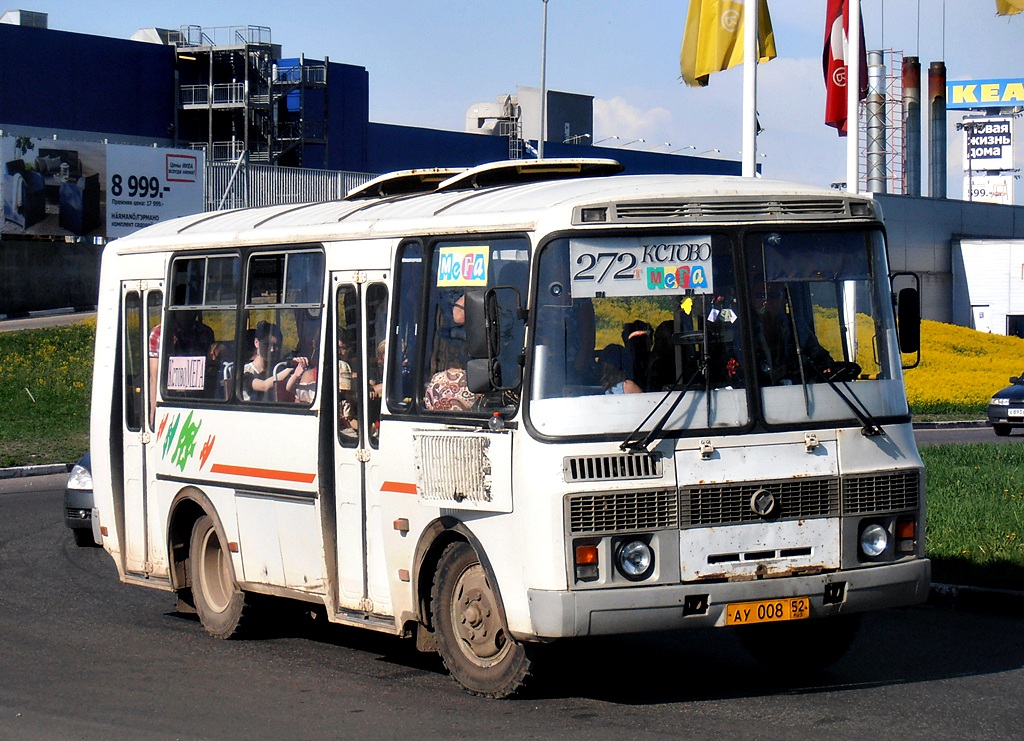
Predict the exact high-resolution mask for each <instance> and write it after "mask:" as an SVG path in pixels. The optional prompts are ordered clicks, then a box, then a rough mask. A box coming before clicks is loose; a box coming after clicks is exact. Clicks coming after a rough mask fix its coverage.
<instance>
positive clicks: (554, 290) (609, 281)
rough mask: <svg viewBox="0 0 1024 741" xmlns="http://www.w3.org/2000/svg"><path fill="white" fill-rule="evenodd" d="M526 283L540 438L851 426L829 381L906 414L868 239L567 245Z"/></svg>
mask: <svg viewBox="0 0 1024 741" xmlns="http://www.w3.org/2000/svg"><path fill="white" fill-rule="evenodd" d="M537 275H538V281H537V287H536V288H535V290H534V293H533V298H532V300H533V301H534V309H535V312H534V313H535V325H534V332H533V347H532V354H533V357H532V365H531V366H530V367H531V369H532V371H531V379H530V381H531V391H530V401H529V407H528V414H529V415H530V421H531V424H532V426H533V427H534V428H535V429H536V430H537V431H538V432H539V433H541V434H543V435H554V436H558V435H602V434H603V435H615V434H621V435H622V436H623V437H624V436H625V435H626V434H628V433H629V432H630V431H632V430H635V429H636V428H637V427H638V425H640V426H643V429H650V428H652V427H654V426H655V425H656V424H657V422H658V420H659V416H665V415H667V416H668V419H666V420H665V426H664V434H666V435H672V434H680V433H681V432H683V431H687V430H705V429H723V430H725V429H737V430H738V429H742V428H746V427H748V426H750V425H752V424H755V423H758V422H760V423H761V424H764V425H766V426H768V427H771V426H774V425H790V424H808V423H813V422H826V421H833V422H834V421H838V420H849V419H850V418H851V417H854V416H855V415H854V413H852V412H851V408H850V405H849V401H848V400H847V401H844V400H843V398H842V397H841V396H840V395H839V394H838V393H837V392H836V390H835V389H834V388H833V387H834V386H841V387H842V388H844V389H847V396H849V395H850V394H849V391H850V390H852V392H853V396H854V398H855V399H857V400H859V401H860V402H862V403H863V404H864V406H865V407H866V410H867V413H868V414H869V415H880V416H892V415H900V414H906V413H907V409H906V403H905V401H903V394H902V378H901V372H900V369H899V354H898V352H897V350H896V345H895V332H894V327H893V318H892V309H891V304H890V302H889V299H888V296H889V294H888V281H887V280H886V269H885V257H884V243H883V240H882V237H881V233H880V232H875V231H871V232H865V231H863V230H853V231H839V232H836V231H827V232H826V231H821V230H817V231H807V230H803V231H788V232H783V231H765V232H748V233H747V234H746V235H745V236H744V237H743V240H742V242H740V240H739V235H738V234H736V233H735V232H729V231H727V230H721V231H705V232H702V233H683V234H678V233H676V234H671V233H670V234H664V233H663V234H651V235H643V236H635V235H631V236H620V237H590V236H587V237H569V238H563V239H557V240H554V241H552V242H551V243H549V244H548V245H547V246H546V247H545V248H543V250H542V251H541V252H540V256H539V268H538V272H537ZM830 381H831V383H830ZM673 405H674V406H673ZM670 407H671V411H668V410H669V408H670ZM648 417H650V420H649V421H647V422H644V420H645V419H647V418H648ZM641 423H644V424H643V425H641Z"/></svg>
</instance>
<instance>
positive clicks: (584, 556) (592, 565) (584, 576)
mask: <svg viewBox="0 0 1024 741" xmlns="http://www.w3.org/2000/svg"><path fill="white" fill-rule="evenodd" d="M598 565H599V564H598V554H597V546H596V545H578V546H576V578H577V579H578V580H580V581H590V580H593V579H596V578H597V577H598Z"/></svg>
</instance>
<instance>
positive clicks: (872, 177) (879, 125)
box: [865, 51, 888, 193]
mask: <svg viewBox="0 0 1024 741" xmlns="http://www.w3.org/2000/svg"><path fill="white" fill-rule="evenodd" d="M887 93H888V91H887V90H886V86H885V62H884V59H883V57H882V52H880V51H869V52H868V97H867V101H866V106H865V110H866V113H867V126H866V132H867V150H868V157H867V160H868V161H867V166H868V169H867V186H868V192H869V193H885V192H886V182H885V181H886V167H885V152H886V146H885V98H886V95H887Z"/></svg>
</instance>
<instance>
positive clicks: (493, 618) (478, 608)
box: [452, 564, 508, 661]
mask: <svg viewBox="0 0 1024 741" xmlns="http://www.w3.org/2000/svg"><path fill="white" fill-rule="evenodd" d="M455 594H456V596H457V598H456V599H455V600H453V602H452V613H453V614H452V617H453V618H454V619H453V621H452V622H453V624H454V626H455V630H456V632H457V634H458V636H459V640H460V645H461V646H462V649H463V651H464V652H465V653H466V654H467V655H468V656H470V658H475V659H477V660H481V659H483V660H488V661H489V660H492V659H495V658H496V657H498V656H499V655H500V654H501V653H502V651H504V650H505V649H506V648H507V646H508V641H507V639H506V637H505V632H504V628H503V626H502V624H501V618H500V617H499V612H498V609H497V604H496V602H495V599H494V593H493V592H492V591H491V588H490V585H489V584H488V583H487V577H486V575H485V573H484V570H483V568H482V567H481V566H480V565H479V564H476V565H474V566H472V567H470V568H469V569H467V570H466V572H465V573H464V574H463V575H462V576H461V577H460V578H459V583H458V585H457V587H456V591H455Z"/></svg>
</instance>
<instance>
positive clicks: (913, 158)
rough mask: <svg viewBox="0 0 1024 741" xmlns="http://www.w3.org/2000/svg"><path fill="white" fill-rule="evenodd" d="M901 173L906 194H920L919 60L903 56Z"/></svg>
mask: <svg viewBox="0 0 1024 741" xmlns="http://www.w3.org/2000/svg"><path fill="white" fill-rule="evenodd" d="M903 132H904V134H903V135H904V153H903V157H904V160H903V162H904V164H903V173H904V179H905V181H904V182H905V186H906V194H907V195H908V196H920V195H921V60H920V59H918V58H917V57H904V58H903Z"/></svg>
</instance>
